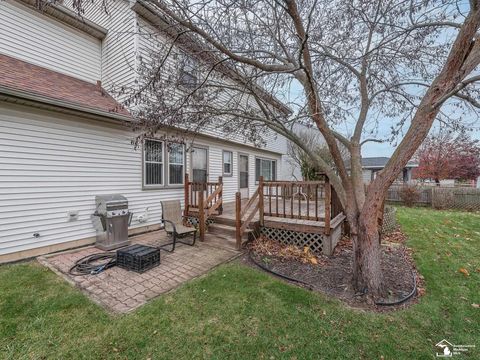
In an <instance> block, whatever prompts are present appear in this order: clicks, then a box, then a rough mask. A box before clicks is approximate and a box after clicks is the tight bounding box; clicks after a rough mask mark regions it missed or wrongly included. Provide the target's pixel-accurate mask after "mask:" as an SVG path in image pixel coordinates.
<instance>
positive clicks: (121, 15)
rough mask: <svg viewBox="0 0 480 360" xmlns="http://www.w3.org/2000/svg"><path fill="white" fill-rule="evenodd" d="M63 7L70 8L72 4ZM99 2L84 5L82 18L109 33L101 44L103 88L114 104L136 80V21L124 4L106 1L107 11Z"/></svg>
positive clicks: (133, 13)
mask: <svg viewBox="0 0 480 360" xmlns="http://www.w3.org/2000/svg"><path fill="white" fill-rule="evenodd" d="M64 4H65V6H67V7H69V8H72V0H66V1H65V3H64ZM103 4H104V3H103V2H102V1H85V2H84V4H83V5H84V10H85V12H84V13H83V14H82V15H83V16H84V17H85V18H87V19H88V20H90V21H92V22H94V23H96V24H98V25H100V26H102V27H104V28H105V29H107V30H108V33H107V36H106V37H105V39H103V43H102V59H101V61H102V63H101V69H102V77H101V80H102V86H103V87H104V88H105V89H106V90H107V91H108V92H109V93H110V94H111V95H112V96H113V97H115V98H116V99H117V100H120V101H121V100H124V99H125V97H126V96H125V95H119V93H120V89H121V88H122V87H126V88H128V87H129V86H132V85H134V83H135V76H136V73H135V71H136V59H135V54H136V51H137V46H136V35H135V32H136V20H137V16H136V14H135V12H134V11H132V10H131V9H130V3H129V1H127V0H107V1H105V5H106V10H107V11H105V8H104V6H103Z"/></svg>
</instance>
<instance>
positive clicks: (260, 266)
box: [248, 251, 417, 306]
mask: <svg viewBox="0 0 480 360" xmlns="http://www.w3.org/2000/svg"><path fill="white" fill-rule="evenodd" d="M248 256H249V258H250V260H251V261H252V262H253V263H254V264H255V265H257V266H258V267H259V268H261V269H262V270H264V271H266V272H268V273H270V274H273V275H275V276H278V277H280V278H282V279H285V280H288V281H293V282H296V283H299V284H301V285H304V286H306V287H308V288H309V289H310V290H312V289H313V288H314V286H313V285H312V284H309V283H307V282H305V281H302V280H298V279H295V278H292V277H290V276H286V275H282V274H280V273H277V272H276V271H273V270H270V269H269V268H267V267H266V266H264V265H263V264H261V263H259V262H257V261H256V260H255V259H254V258H253V257H252V252H251V251H250V252H249V253H248ZM412 278H413V290H412V291H411V292H410V293H409V294H408V295H407V296H405V297H403V298H401V299H400V300H397V301H393V302H383V301H375V305H379V306H394V305H400V304H402V303H404V302H405V301H407V300H408V299H410V298H411V297H412V296H413V295H415V293H416V292H417V279H416V276H415V273H414V272H413V271H412Z"/></svg>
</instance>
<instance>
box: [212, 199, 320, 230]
mask: <svg viewBox="0 0 480 360" xmlns="http://www.w3.org/2000/svg"><path fill="white" fill-rule="evenodd" d="M248 200H249V199H242V207H244V206H245V205H246V204H247V203H248ZM257 202H258V201H257ZM276 205H277V204H276V203H275V202H274V203H273V204H272V207H271V208H269V205H268V203H265V221H267V220H269V221H279V222H288V223H296V222H302V223H305V221H307V222H306V223H305V224H307V223H308V224H310V225H312V224H316V223H318V222H322V223H323V222H324V220H325V207H324V206H322V207H321V208H320V209H318V210H317V212H315V206H314V205H313V204H308V208H307V202H306V201H301V202H300V212H299V211H298V201H297V200H295V207H294V208H293V212H292V207H291V204H290V203H289V202H288V201H286V205H287V206H285V212H284V207H283V202H281V203H279V204H278V208H277V206H276ZM254 206H255V205H254ZM307 209H308V211H307ZM307 213H308V214H309V217H313V216H315V214H318V220H316V219H311V218H310V219H307V218H305V219H298V217H299V214H307ZM277 214H278V216H277ZM301 216H303V217H305V216H306V215H301ZM215 217H216V218H224V219H231V220H235V202H234V201H231V202H226V203H223V212H222V214H221V215H217V216H215ZM258 220H259V214H258V213H257V214H256V215H255V216H254V218H253V221H258Z"/></svg>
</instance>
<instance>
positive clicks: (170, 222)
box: [162, 219, 177, 233]
mask: <svg viewBox="0 0 480 360" xmlns="http://www.w3.org/2000/svg"><path fill="white" fill-rule="evenodd" d="M162 222H163V223H164V224H163V226H164V227H165V223H169V224H171V225H172V227H173V232H174V233H176V232H177V227H176V226H175V223H174V222H173V221H170V220H165V219H162ZM165 231H166V230H165Z"/></svg>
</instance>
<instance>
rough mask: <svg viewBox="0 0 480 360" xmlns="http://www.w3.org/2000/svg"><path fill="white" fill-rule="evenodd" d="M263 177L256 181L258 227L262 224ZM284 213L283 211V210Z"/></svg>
mask: <svg viewBox="0 0 480 360" xmlns="http://www.w3.org/2000/svg"><path fill="white" fill-rule="evenodd" d="M263 205H264V204H263V176H260V179H258V218H259V222H260V226H263V224H264V207H263ZM284 211H285V209H284Z"/></svg>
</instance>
